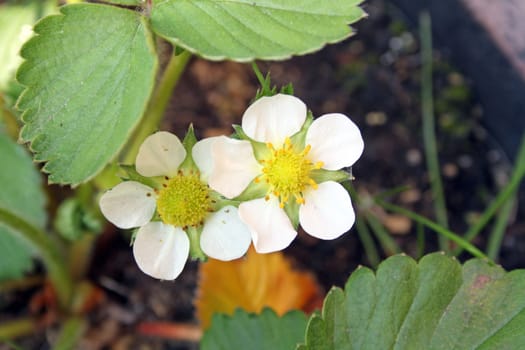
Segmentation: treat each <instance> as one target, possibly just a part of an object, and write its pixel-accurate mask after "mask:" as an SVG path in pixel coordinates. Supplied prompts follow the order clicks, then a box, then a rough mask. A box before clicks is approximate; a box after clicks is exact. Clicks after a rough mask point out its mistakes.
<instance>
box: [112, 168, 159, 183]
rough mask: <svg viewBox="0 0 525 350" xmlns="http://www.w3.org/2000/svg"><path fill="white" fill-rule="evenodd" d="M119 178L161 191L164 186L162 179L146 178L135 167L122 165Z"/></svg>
mask: <svg viewBox="0 0 525 350" xmlns="http://www.w3.org/2000/svg"><path fill="white" fill-rule="evenodd" d="M120 170H121V171H120V173H119V174H118V176H119V177H120V178H121V179H122V180H124V181H128V180H129V181H136V182H140V183H141V184H143V185H146V186H149V187H151V188H156V189H159V188H160V187H161V186H162V177H159V176H157V177H146V176H142V175H140V174H139V173H138V172H137V170H136V169H135V167H134V166H133V165H123V164H122V165H120Z"/></svg>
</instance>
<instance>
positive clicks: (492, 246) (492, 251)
mask: <svg viewBox="0 0 525 350" xmlns="http://www.w3.org/2000/svg"><path fill="white" fill-rule="evenodd" d="M516 202H517V198H516V195H514V196H512V197H511V198H509V200H507V201H506V202H505V204H503V206H502V207H501V209H500V210H499V212H498V215H497V216H496V221H495V222H494V226H493V227H492V231H491V232H490V235H489V242H488V245H487V255H488V256H489V258H491V259H492V260H494V261H495V260H496V258H497V257H498V255H499V251H500V249H501V242H502V241H503V235H504V234H505V229H506V228H507V226H508V224H509V218H510V215H511V214H512V209H513V208H514V206H515V205H516Z"/></svg>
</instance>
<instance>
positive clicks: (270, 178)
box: [255, 138, 323, 208]
mask: <svg viewBox="0 0 525 350" xmlns="http://www.w3.org/2000/svg"><path fill="white" fill-rule="evenodd" d="M266 146H267V147H268V149H269V150H270V151H271V156H270V157H269V158H268V159H264V160H261V161H260V162H261V164H263V169H262V172H263V174H262V175H261V177H260V178H257V179H255V181H256V182H259V181H261V179H264V181H266V183H267V184H268V185H269V186H270V190H269V192H268V194H267V195H266V197H265V198H266V200H269V199H270V194H273V195H274V196H276V197H278V198H279V202H280V203H279V205H280V207H281V208H282V207H284V205H285V204H286V203H287V202H288V199H290V198H291V197H295V201H296V202H297V203H299V204H304V198H303V192H304V190H305V189H306V188H307V187H313V188H314V189H317V183H316V182H315V181H314V180H313V179H312V178H311V177H310V173H311V171H312V170H314V169H320V168H321V167H322V166H323V163H322V162H317V163H313V162H312V161H311V160H309V159H308V157H307V156H308V152H310V148H311V146H310V145H307V146H306V147H305V148H304V149H303V150H302V151H300V152H298V151H296V150H295V149H294V146H293V145H292V143H291V141H290V139H289V138H286V140H285V142H284V144H283V146H282V147H281V148H279V149H275V148H274V147H273V145H272V144H271V143H268V144H267V145H266Z"/></svg>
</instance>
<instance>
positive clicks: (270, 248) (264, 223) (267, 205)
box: [239, 196, 297, 253]
mask: <svg viewBox="0 0 525 350" xmlns="http://www.w3.org/2000/svg"><path fill="white" fill-rule="evenodd" d="M239 216H240V217H241V220H242V221H244V222H245V223H246V225H248V227H249V228H250V231H251V234H252V240H253V245H254V247H255V250H256V251H257V252H258V253H271V252H275V251H278V250H283V249H284V248H286V247H288V246H289V245H290V243H291V242H292V241H293V240H294V238H295V236H297V231H295V230H294V228H293V226H292V223H291V222H290V219H289V218H288V216H287V215H286V213H285V212H284V210H283V209H281V208H280V207H279V201H278V200H277V199H276V198H275V197H273V196H272V197H270V200H268V201H266V200H265V199H264V198H260V199H254V200H251V201H248V202H244V203H241V205H239Z"/></svg>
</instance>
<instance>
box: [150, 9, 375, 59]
mask: <svg viewBox="0 0 525 350" xmlns="http://www.w3.org/2000/svg"><path fill="white" fill-rule="evenodd" d="M362 1H363V0H347V1H295V0H285V1H283V0H256V1H251V0H235V1H215V0H176V1H175V0H154V3H153V8H152V12H151V24H152V28H153V30H154V31H155V32H156V33H157V34H159V35H161V36H163V37H165V38H166V39H167V40H169V41H171V42H172V43H173V44H175V45H178V46H182V47H184V48H186V49H187V50H189V51H191V52H194V53H196V54H199V55H201V56H203V57H204V58H207V59H211V60H222V59H232V60H236V61H250V60H253V59H256V58H259V59H285V58H288V57H290V56H291V55H301V54H306V53H310V52H314V51H316V50H319V49H321V48H322V47H323V46H324V45H326V44H328V43H334V42H338V41H341V40H343V39H345V38H347V37H348V36H350V35H352V34H353V30H352V29H351V28H350V27H349V26H348V25H349V24H351V23H354V22H357V21H358V20H360V19H361V18H363V17H364V16H365V13H364V12H363V10H362V9H361V8H360V7H358V5H359V4H360V3H361V2H362Z"/></svg>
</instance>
